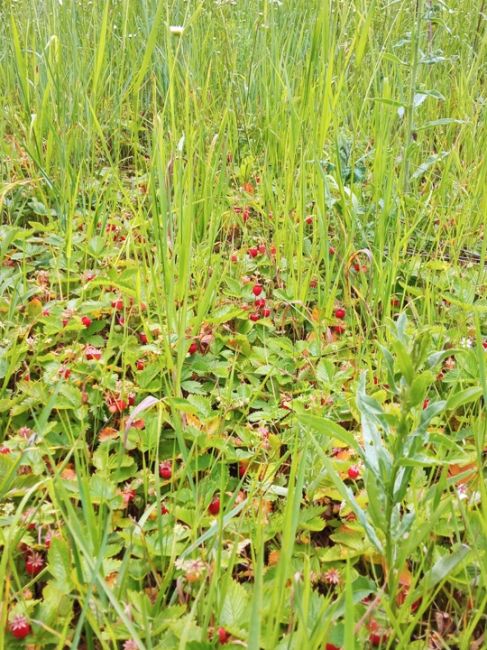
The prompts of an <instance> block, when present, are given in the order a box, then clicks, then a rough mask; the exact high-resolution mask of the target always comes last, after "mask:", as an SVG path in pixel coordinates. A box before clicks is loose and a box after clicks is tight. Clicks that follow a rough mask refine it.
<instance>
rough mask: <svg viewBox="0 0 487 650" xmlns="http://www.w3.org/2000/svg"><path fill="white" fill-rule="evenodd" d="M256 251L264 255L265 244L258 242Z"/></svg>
mask: <svg viewBox="0 0 487 650" xmlns="http://www.w3.org/2000/svg"><path fill="white" fill-rule="evenodd" d="M258 251H259V253H260V254H261V255H265V251H266V247H265V244H259V248H258Z"/></svg>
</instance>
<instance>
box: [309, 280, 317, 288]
mask: <svg viewBox="0 0 487 650" xmlns="http://www.w3.org/2000/svg"><path fill="white" fill-rule="evenodd" d="M309 286H310V287H311V289H316V287H317V286H318V280H317V278H311V280H310V281H309Z"/></svg>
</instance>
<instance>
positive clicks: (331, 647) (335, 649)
mask: <svg viewBox="0 0 487 650" xmlns="http://www.w3.org/2000/svg"><path fill="white" fill-rule="evenodd" d="M325 650H340V648H339V646H337V645H334V644H333V643H327V644H326V646H325Z"/></svg>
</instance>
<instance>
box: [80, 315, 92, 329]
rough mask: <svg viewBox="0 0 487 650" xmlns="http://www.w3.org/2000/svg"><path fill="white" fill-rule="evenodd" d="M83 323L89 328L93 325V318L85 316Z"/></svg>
mask: <svg viewBox="0 0 487 650" xmlns="http://www.w3.org/2000/svg"><path fill="white" fill-rule="evenodd" d="M81 322H82V323H83V325H84V326H85V327H89V326H90V325H91V318H89V317H88V316H83V318H82V319H81Z"/></svg>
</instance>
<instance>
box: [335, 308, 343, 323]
mask: <svg viewBox="0 0 487 650" xmlns="http://www.w3.org/2000/svg"><path fill="white" fill-rule="evenodd" d="M335 318H339V319H340V320H343V319H344V318H345V310H344V309H343V307H338V309H335Z"/></svg>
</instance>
